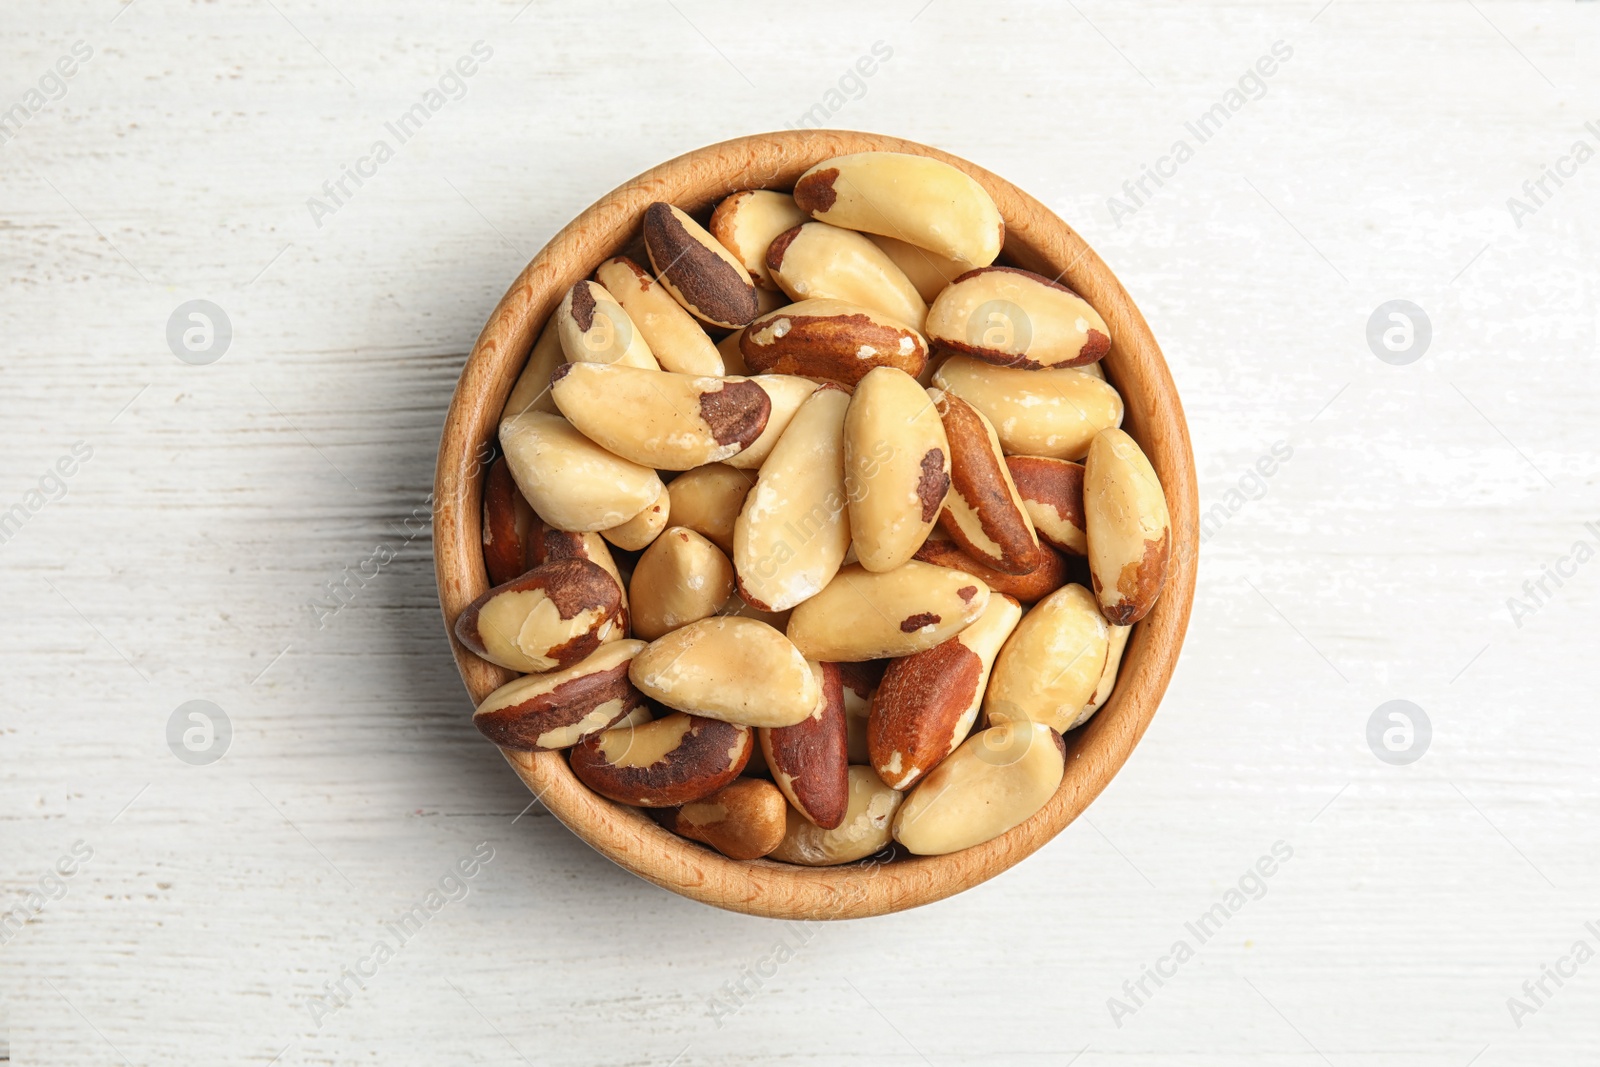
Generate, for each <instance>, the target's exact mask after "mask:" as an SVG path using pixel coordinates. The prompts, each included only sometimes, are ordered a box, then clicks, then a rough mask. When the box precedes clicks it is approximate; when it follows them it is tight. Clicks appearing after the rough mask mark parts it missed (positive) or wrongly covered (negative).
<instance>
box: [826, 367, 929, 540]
mask: <svg viewBox="0 0 1600 1067" xmlns="http://www.w3.org/2000/svg"><path fill="white" fill-rule="evenodd" d="M844 482H845V494H846V497H847V499H848V500H849V510H850V539H851V544H853V545H854V546H855V550H856V558H857V559H859V560H860V561H861V565H862V566H863V567H866V568H867V569H868V570H871V571H890V570H894V569H895V568H896V567H898V566H900V564H902V563H904V562H906V561H907V560H909V559H910V558H911V556H912V554H913V553H915V552H916V551H917V546H918V545H920V544H922V542H923V541H925V540H927V537H928V533H929V531H930V530H932V529H933V526H934V523H936V522H937V521H938V520H939V513H940V511H941V510H942V509H943V508H944V502H945V494H946V492H947V491H948V490H949V488H950V444H949V442H948V441H947V440H946V439H945V431H944V424H943V422H942V421H941V419H940V417H939V412H938V410H937V409H936V408H935V407H934V405H933V404H932V402H931V401H930V400H929V399H928V394H927V393H926V392H924V391H923V389H922V387H921V386H919V385H918V384H917V380H916V379H915V378H913V377H911V375H909V374H907V373H906V372H905V371H902V370H896V369H895V368H893V367H878V368H876V369H874V370H872V371H870V372H868V374H867V376H866V377H864V378H862V379H861V381H860V382H859V383H858V384H857V385H856V391H855V393H854V395H852V396H851V398H850V406H849V409H848V410H847V411H846V412H845V417H844Z"/></svg>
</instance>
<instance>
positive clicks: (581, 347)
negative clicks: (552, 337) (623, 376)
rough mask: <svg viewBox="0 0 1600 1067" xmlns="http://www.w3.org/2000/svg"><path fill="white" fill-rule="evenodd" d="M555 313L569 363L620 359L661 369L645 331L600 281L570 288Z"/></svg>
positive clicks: (634, 364)
mask: <svg viewBox="0 0 1600 1067" xmlns="http://www.w3.org/2000/svg"><path fill="white" fill-rule="evenodd" d="M555 317H556V329H557V331H558V332H559V334H560V337H561V350H562V352H564V353H566V357H567V362H568V363H601V364H608V363H620V364H622V365H623V366H625V367H636V368H638V369H640V370H660V369H661V364H659V363H657V362H656V357H655V355H654V354H653V353H651V351H650V345H649V344H648V343H646V341H645V339H644V334H643V333H641V332H640V331H639V328H638V327H637V326H635V325H634V324H633V320H632V319H631V318H629V317H628V313H627V312H626V311H624V310H623V309H622V305H621V304H619V303H617V299H616V297H614V296H612V295H611V294H610V293H609V292H607V291H606V288H605V286H603V285H601V284H600V283H599V282H591V281H588V280H587V279H586V280H584V281H581V282H579V283H577V284H576V285H574V286H573V287H572V288H571V289H568V290H567V295H566V296H564V297H562V298H561V306H560V307H558V308H556V316H555ZM556 369H557V370H559V369H560V368H556Z"/></svg>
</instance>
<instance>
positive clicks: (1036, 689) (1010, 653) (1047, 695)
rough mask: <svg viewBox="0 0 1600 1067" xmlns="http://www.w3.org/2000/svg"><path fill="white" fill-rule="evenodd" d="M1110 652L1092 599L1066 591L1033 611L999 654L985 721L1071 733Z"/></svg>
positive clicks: (1076, 589)
mask: <svg viewBox="0 0 1600 1067" xmlns="http://www.w3.org/2000/svg"><path fill="white" fill-rule="evenodd" d="M1110 647H1111V630H1110V627H1109V625H1108V624H1107V623H1106V620H1105V618H1104V617H1102V616H1101V614H1100V611H1099V609H1098V608H1097V607H1096V606H1095V601H1094V597H1093V595H1092V594H1090V592H1089V590H1087V589H1085V588H1084V587H1083V586H1081V585H1066V586H1062V587H1061V588H1060V589H1059V590H1057V591H1056V592H1054V593H1052V594H1050V595H1049V596H1048V597H1046V598H1045V599H1043V600H1041V601H1040V602H1039V603H1038V604H1035V605H1034V608H1033V610H1032V611H1030V612H1028V614H1027V615H1025V616H1024V617H1023V619H1022V622H1021V623H1019V624H1018V626H1017V628H1016V630H1015V632H1013V633H1012V635H1011V638H1010V639H1009V640H1008V641H1007V642H1006V644H1005V647H1004V648H1002V649H1001V650H1000V656H999V658H998V659H997V660H995V665H994V673H993V674H992V675H991V676H990V678H989V692H988V693H987V695H985V697H984V700H983V714H984V717H985V719H986V720H987V721H988V722H989V723H990V724H994V723H1002V722H1015V721H1018V720H1022V719H1027V720H1031V721H1033V722H1038V723H1043V724H1044V725H1046V726H1049V727H1051V728H1053V729H1054V730H1055V731H1056V732H1057V733H1066V732H1067V731H1068V730H1070V729H1072V727H1073V725H1074V724H1076V723H1078V722H1079V721H1081V720H1080V717H1081V716H1082V715H1083V712H1084V709H1085V708H1086V707H1087V706H1088V705H1089V704H1090V703H1091V701H1092V700H1093V699H1094V694H1095V690H1096V689H1097V688H1098V687H1099V685H1100V677H1101V675H1102V674H1103V673H1104V672H1105V666H1106V658H1107V655H1108V653H1109V651H1110Z"/></svg>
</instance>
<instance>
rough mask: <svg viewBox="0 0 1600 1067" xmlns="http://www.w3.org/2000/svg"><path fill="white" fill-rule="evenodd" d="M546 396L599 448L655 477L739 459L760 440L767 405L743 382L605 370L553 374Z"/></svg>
mask: <svg viewBox="0 0 1600 1067" xmlns="http://www.w3.org/2000/svg"><path fill="white" fill-rule="evenodd" d="M551 393H552V394H553V395H554V396H555V401H556V407H558V408H560V409H561V413H562V414H563V415H565V416H566V417H567V419H568V420H569V421H570V422H571V423H572V425H573V426H575V427H577V428H578V429H579V430H580V431H581V432H582V433H583V434H584V435H585V436H587V437H588V438H589V439H590V440H592V441H594V442H595V443H596V444H598V445H599V446H600V447H602V448H605V449H608V450H609V451H611V452H613V453H614V454H616V455H619V456H621V457H622V458H623V459H627V460H631V461H633V462H634V463H638V464H642V465H644V466H648V467H653V468H655V469H657V470H674V471H685V470H689V469H690V468H691V467H698V466H700V465H701V464H704V463H716V462H719V461H721V460H725V459H727V458H729V457H730V456H733V455H735V454H737V453H738V452H739V451H741V450H742V449H743V448H744V447H745V446H746V445H749V444H751V443H752V442H753V441H755V440H756V438H758V437H760V436H761V431H762V430H764V429H765V428H766V425H767V415H768V413H769V412H770V411H771V410H772V402H771V401H770V400H769V399H768V398H767V394H766V392H765V391H764V390H763V389H762V388H761V386H759V385H757V384H756V383H755V382H753V381H751V380H750V379H748V378H712V377H709V376H705V375H697V374H674V373H671V372H670V371H646V370H639V369H637V368H635V367H620V366H615V365H611V366H607V365H606V364H603V363H568V364H566V365H565V366H563V367H560V368H557V370H556V373H555V377H554V378H553V379H552V385H551Z"/></svg>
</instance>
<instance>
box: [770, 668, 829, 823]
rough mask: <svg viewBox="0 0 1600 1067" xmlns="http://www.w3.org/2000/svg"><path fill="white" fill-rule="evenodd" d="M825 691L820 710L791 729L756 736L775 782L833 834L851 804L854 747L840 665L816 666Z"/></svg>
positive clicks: (800, 809) (802, 810) (805, 813)
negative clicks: (851, 762) (851, 765)
mask: <svg viewBox="0 0 1600 1067" xmlns="http://www.w3.org/2000/svg"><path fill="white" fill-rule="evenodd" d="M811 671H812V673H813V674H814V675H815V676H816V678H817V684H818V685H819V686H820V687H821V689H822V699H821V700H820V701H819V702H818V703H817V709H816V711H814V712H812V714H811V716H810V717H809V718H806V719H802V720H800V721H799V722H797V723H795V724H794V725H793V726H778V727H766V728H763V729H760V730H757V731H756V737H757V740H759V741H760V743H761V752H762V755H764V756H765V757H766V761H767V768H768V769H769V770H770V771H771V772H772V780H773V781H774V782H776V783H777V785H778V788H779V789H781V790H783V795H784V796H786V797H788V798H789V803H791V804H793V805H794V808H795V810H796V811H798V812H799V813H800V814H801V815H803V816H805V817H806V818H807V819H808V820H810V821H811V822H813V823H815V824H816V825H817V826H820V827H822V828H823V829H824V830H832V829H834V828H835V827H837V826H838V825H839V824H840V823H842V822H844V814H845V808H846V807H847V806H848V804H849V802H850V747H849V743H848V737H847V731H846V724H845V714H844V682H843V678H842V676H841V674H840V671H839V665H838V664H836V663H813V664H811Z"/></svg>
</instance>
